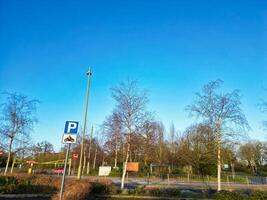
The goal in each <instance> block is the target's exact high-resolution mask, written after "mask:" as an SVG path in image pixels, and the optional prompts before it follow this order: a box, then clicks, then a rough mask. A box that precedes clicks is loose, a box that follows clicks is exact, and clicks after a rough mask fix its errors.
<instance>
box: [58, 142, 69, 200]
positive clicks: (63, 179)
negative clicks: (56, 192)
mask: <svg viewBox="0 0 267 200" xmlns="http://www.w3.org/2000/svg"><path fill="white" fill-rule="evenodd" d="M69 151H70V144H68V148H67V152H66V158H65V162H64V171H63V176H62V181H61V188H60V196H59V200H62V196H63V189H64V182H65V174H66V168H67V162H68V158H69Z"/></svg>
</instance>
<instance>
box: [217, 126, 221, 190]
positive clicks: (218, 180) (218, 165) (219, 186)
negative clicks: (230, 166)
mask: <svg viewBox="0 0 267 200" xmlns="http://www.w3.org/2000/svg"><path fill="white" fill-rule="evenodd" d="M217 131H218V133H217V134H218V141H217V142H218V144H217V145H218V146H217V151H218V152H217V153H218V154H217V159H218V160H217V182H218V188H217V190H218V191H221V143H222V133H221V124H217Z"/></svg>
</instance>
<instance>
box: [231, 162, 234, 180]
mask: <svg viewBox="0 0 267 200" xmlns="http://www.w3.org/2000/svg"><path fill="white" fill-rule="evenodd" d="M231 169H232V176H233V179H235V164H234V163H231Z"/></svg>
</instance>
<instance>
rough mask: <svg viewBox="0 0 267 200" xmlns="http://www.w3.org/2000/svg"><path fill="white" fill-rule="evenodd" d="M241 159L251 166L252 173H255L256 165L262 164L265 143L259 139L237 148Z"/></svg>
mask: <svg viewBox="0 0 267 200" xmlns="http://www.w3.org/2000/svg"><path fill="white" fill-rule="evenodd" d="M239 155H240V157H241V159H243V160H245V161H246V162H247V164H248V166H249V167H250V168H251V172H252V173H256V172H257V170H258V167H260V166H262V165H263V164H264V163H265V161H266V159H267V157H266V143H263V142H260V141H250V142H248V143H246V144H243V145H241V146H240V148H239Z"/></svg>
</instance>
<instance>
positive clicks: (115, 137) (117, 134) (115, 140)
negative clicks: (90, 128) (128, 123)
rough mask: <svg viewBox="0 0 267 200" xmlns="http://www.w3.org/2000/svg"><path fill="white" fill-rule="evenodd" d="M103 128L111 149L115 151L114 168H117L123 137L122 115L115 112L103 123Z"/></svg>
mask: <svg viewBox="0 0 267 200" xmlns="http://www.w3.org/2000/svg"><path fill="white" fill-rule="evenodd" d="M103 129H104V132H105V134H106V135H107V137H108V138H109V139H108V141H107V144H106V145H108V146H109V150H111V151H113V152H115V153H114V154H115V155H114V168H117V164H118V152H119V147H120V146H121V145H120V141H121V138H122V134H123V133H122V124H121V120H120V116H119V114H118V113H117V112H115V111H114V112H113V113H112V115H111V116H109V117H108V118H107V119H106V120H105V121H104V123H103Z"/></svg>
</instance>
